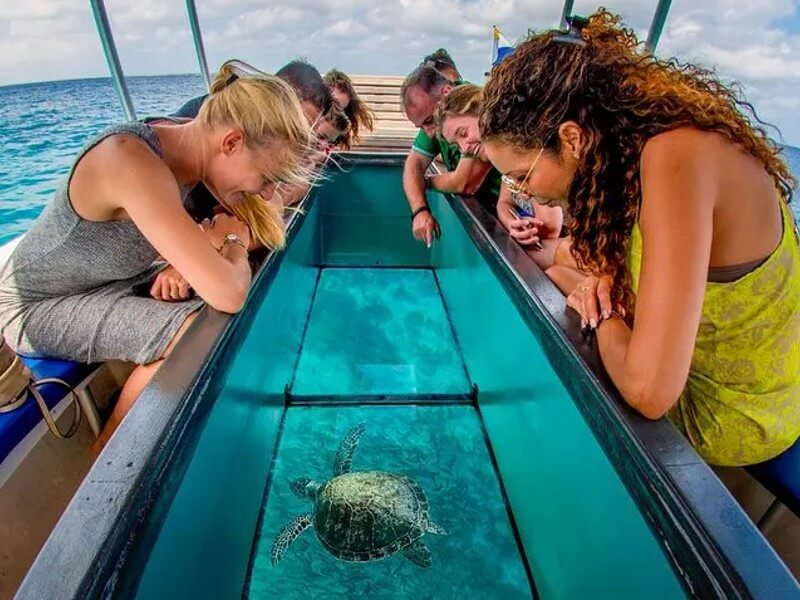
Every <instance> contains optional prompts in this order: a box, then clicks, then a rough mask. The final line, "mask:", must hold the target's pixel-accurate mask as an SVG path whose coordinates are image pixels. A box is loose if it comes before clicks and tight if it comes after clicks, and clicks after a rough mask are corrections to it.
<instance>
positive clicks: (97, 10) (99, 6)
mask: <svg viewBox="0 0 800 600" xmlns="http://www.w3.org/2000/svg"><path fill="white" fill-rule="evenodd" d="M89 3H90V4H91V5H92V13H93V14H94V22H95V24H96V25H97V33H99V34H100V42H101V43H102V44H103V52H104V53H105V55H106V62H107V63H108V69H109V70H110V71H111V78H112V79H113V80H114V87H115V88H116V89H117V94H119V101H120V103H121V104H122V110H124V111H125V117H126V118H127V119H128V120H129V121H135V120H136V112H135V111H134V110H133V102H131V96H130V94H129V93H128V86H127V85H126V84H125V75H124V74H123V73H122V66H121V65H120V63H119V55H118V54H117V47H116V46H115V45H114V37H113V36H112V35H111V26H110V25H109V24H108V15H107V14H106V7H105V4H103V0H89Z"/></svg>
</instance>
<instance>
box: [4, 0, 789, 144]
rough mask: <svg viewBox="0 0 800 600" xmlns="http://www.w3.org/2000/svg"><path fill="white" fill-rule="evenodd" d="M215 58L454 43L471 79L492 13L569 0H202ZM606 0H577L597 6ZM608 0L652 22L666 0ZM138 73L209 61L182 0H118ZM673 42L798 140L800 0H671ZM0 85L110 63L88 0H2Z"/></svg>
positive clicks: (377, 51)
mask: <svg viewBox="0 0 800 600" xmlns="http://www.w3.org/2000/svg"><path fill="white" fill-rule="evenodd" d="M196 2H197V8H198V12H199V14H200V20H201V24H202V27H203V31H204V34H205V42H206V49H207V52H208V58H209V63H210V64H211V65H212V66H213V65H219V64H220V63H221V62H222V61H224V60H225V59H227V58H234V57H235V58H241V59H244V60H247V61H248V62H251V63H253V64H254V65H256V66H258V67H261V68H263V69H265V70H268V71H269V70H274V69H275V68H277V67H278V66H280V65H281V64H283V63H284V62H286V60H288V59H290V58H293V57H296V56H305V57H307V58H308V59H310V60H311V61H312V62H315V63H316V64H317V65H318V66H319V67H320V68H321V69H327V68H329V67H332V66H337V67H339V68H342V69H344V70H346V71H348V72H351V73H379V74H396V75H404V74H406V73H408V72H409V71H410V70H411V69H412V68H413V67H414V66H415V65H416V64H417V62H418V61H419V58H420V56H422V55H424V54H426V53H427V52H429V51H430V50H432V49H434V48H436V47H438V46H445V47H446V48H448V49H449V50H450V51H451V53H452V54H453V56H454V57H455V59H456V60H457V62H458V63H459V65H460V66H461V67H462V70H463V71H464V72H465V73H466V75H467V77H468V78H469V79H472V80H473V81H480V80H481V78H482V77H481V75H482V73H483V72H484V71H485V70H486V67H487V64H488V61H489V53H490V45H491V25H492V24H497V25H498V26H500V28H501V29H502V30H503V32H504V33H505V34H506V35H507V36H508V37H509V38H511V39H512V40H513V39H516V38H518V37H519V36H521V35H523V34H524V33H525V31H526V30H527V28H528V27H531V28H544V27H552V26H554V25H555V24H556V22H557V20H558V17H559V15H560V12H561V6H562V2H561V1H560V0H386V1H384V0H290V1H286V0H271V1H269V2H264V1H263V0H235V1H233V0H196ZM598 4H599V2H598V1H597V0H595V1H584V0H576V2H575V12H577V13H579V14H586V13H589V12H591V11H593V10H594V9H595V8H596V7H597V6H598ZM602 4H604V5H606V6H608V7H609V8H611V9H612V10H614V11H616V12H619V13H621V14H622V15H623V17H624V18H625V20H626V22H627V23H628V25H630V26H631V27H633V28H635V29H636V30H637V32H639V33H640V34H641V35H642V36H645V35H646V33H647V28H648V25H649V22H650V19H651V18H652V14H653V11H654V9H655V5H656V0H617V1H604V2H602ZM106 6H107V9H108V13H109V16H110V19H111V23H112V27H113V30H114V35H115V37H116V39H117V43H118V46H119V52H120V57H121V60H122V63H123V67H124V69H125V71H126V73H128V74H136V75H150V74H166V73H187V72H195V71H196V70H197V66H196V62H195V57H194V51H193V49H192V45H191V37H190V33H189V28H188V24H187V19H186V13H185V7H184V2H183V0H137V1H136V2H131V1H130V0H106ZM659 54H661V55H675V56H677V57H679V58H681V59H683V60H691V61H695V62H699V63H701V64H703V65H704V66H708V67H714V68H716V69H717V70H718V72H719V73H720V75H721V76H722V77H723V78H724V79H726V80H729V81H738V82H740V83H741V84H742V85H743V86H744V90H745V93H746V95H747V97H748V98H749V99H750V100H751V101H752V102H753V103H754V104H755V105H756V108H757V109H758V111H759V113H760V114H761V116H762V118H764V119H765V120H767V121H769V122H772V123H774V124H775V125H777V126H778V127H779V128H780V129H781V131H782V132H783V135H784V138H785V140H786V141H787V142H789V143H791V144H793V145H795V146H800V118H798V116H797V115H800V0H673V3H672V10H671V12H670V16H669V20H668V22H667V26H666V29H665V31H664V35H663V37H662V41H661V45H660V47H659ZM0 56H1V57H3V58H2V60H0V85H3V84H10V83H19V82H26V81H40V80H53V79H66V78H75V77H92V76H103V75H106V74H107V72H108V71H107V69H106V66H105V63H104V59H103V54H102V50H101V49H100V43H99V40H98V37H97V34H96V32H95V29H94V22H93V20H92V16H91V12H90V9H89V2H88V0H23V1H20V0H0Z"/></svg>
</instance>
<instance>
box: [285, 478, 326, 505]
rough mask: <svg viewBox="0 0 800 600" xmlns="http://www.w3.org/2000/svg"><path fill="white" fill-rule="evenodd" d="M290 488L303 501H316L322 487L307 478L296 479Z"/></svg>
mask: <svg viewBox="0 0 800 600" xmlns="http://www.w3.org/2000/svg"><path fill="white" fill-rule="evenodd" d="M289 487H290V488H292V492H293V493H294V495H295V496H297V497H298V498H300V499H301V500H314V499H315V498H316V497H317V492H318V491H319V488H320V485H319V484H318V483H317V482H316V481H313V480H311V479H309V478H307V477H303V478H302V479H295V480H294V481H293V482H292V483H291V484H289Z"/></svg>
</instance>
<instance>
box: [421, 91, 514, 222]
mask: <svg viewBox="0 0 800 600" xmlns="http://www.w3.org/2000/svg"><path fill="white" fill-rule="evenodd" d="M462 83H465V82H464V81H461V80H458V81H456V82H455V84H456V85H461V84H462ZM411 150H413V151H414V152H419V153H420V154H422V155H423V156H427V157H428V158H430V159H434V158H436V157H437V156H441V157H442V162H443V163H444V166H445V167H446V168H447V170H448V171H455V170H456V167H457V166H458V161H459V160H461V152H460V151H459V149H458V146H457V145H456V144H451V143H450V142H448V141H447V140H446V139H444V138H443V137H442V136H440V135H438V134H437V135H436V137H435V138H433V139H431V138H430V137H429V136H428V134H427V133H425V131H424V130H422V129H420V130H419V132H417V137H416V138H415V139H414V144H413V145H412V146H411ZM499 195H500V172H499V171H498V170H497V169H495V168H492V169H491V170H490V171H489V172H488V173H487V174H486V178H485V179H484V180H483V183H482V184H481V187H479V188H478V191H477V192H475V197H476V198H477V199H478V201H479V202H480V203H481V204H482V205H483V206H484V207H486V208H487V209H488V210H490V211H491V212H494V211H495V207H496V205H497V198H498V196H499Z"/></svg>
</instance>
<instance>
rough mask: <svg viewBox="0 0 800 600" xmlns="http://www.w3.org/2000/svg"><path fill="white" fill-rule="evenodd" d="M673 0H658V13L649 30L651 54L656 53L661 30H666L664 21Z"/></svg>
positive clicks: (649, 49) (648, 39)
mask: <svg viewBox="0 0 800 600" xmlns="http://www.w3.org/2000/svg"><path fill="white" fill-rule="evenodd" d="M670 4H672V0H658V6H656V14H654V15H653V22H652V23H650V31H648V32H647V42H646V46H647V50H648V52H650V54H655V51H656V46H657V45H658V39H659V38H660V37H661V32H662V31H663V30H664V23H665V22H666V20H667V14H669V7H670Z"/></svg>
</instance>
